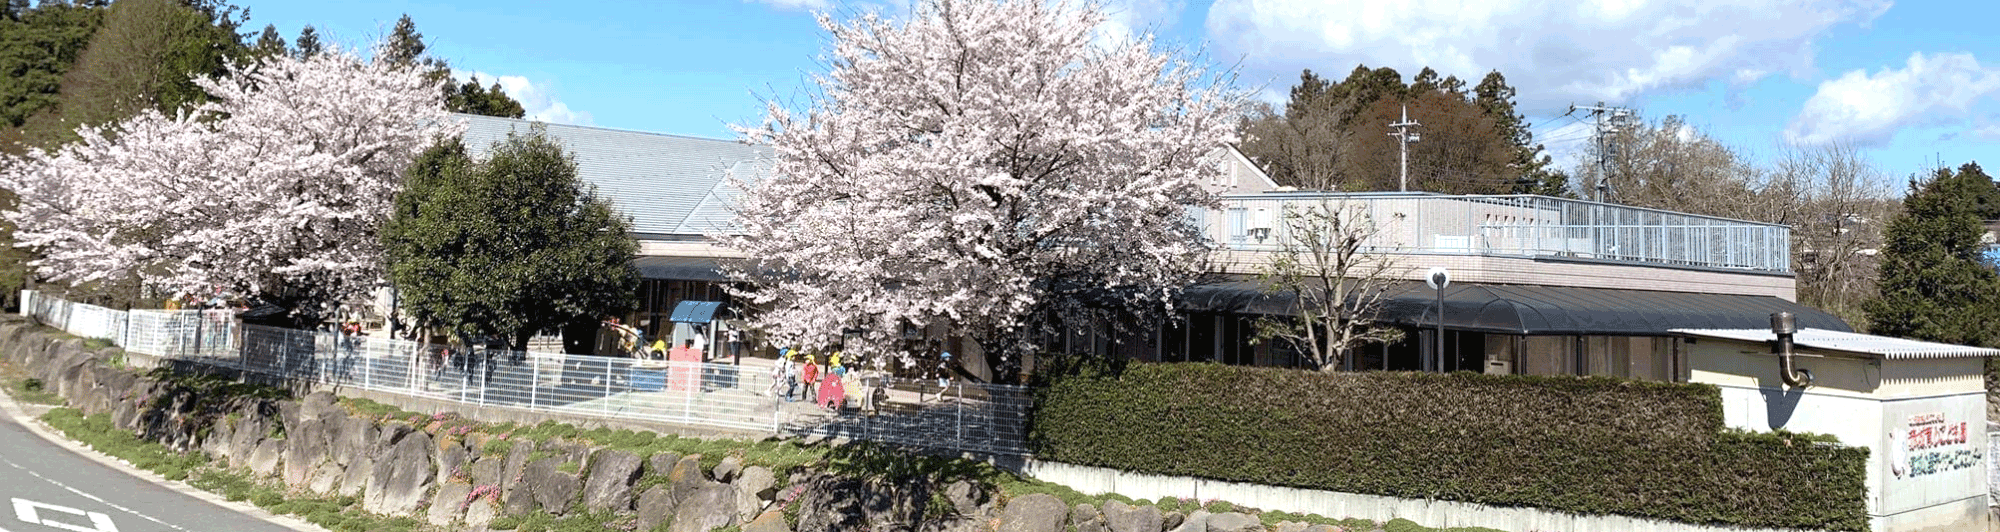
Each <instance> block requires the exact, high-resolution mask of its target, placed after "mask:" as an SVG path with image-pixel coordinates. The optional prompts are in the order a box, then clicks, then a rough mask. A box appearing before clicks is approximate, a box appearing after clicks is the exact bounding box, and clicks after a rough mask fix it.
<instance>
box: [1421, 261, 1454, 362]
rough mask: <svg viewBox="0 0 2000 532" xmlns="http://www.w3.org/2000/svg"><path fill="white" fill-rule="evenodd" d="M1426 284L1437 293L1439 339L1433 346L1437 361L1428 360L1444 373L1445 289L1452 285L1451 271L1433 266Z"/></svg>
mask: <svg viewBox="0 0 2000 532" xmlns="http://www.w3.org/2000/svg"><path fill="white" fill-rule="evenodd" d="M1424 284H1428V285H1431V290H1432V291H1433V292H1434V293H1436V294H1437V341H1436V342H1434V343H1435V344H1436V345H1435V346H1433V347H1432V349H1433V350H1434V351H1436V353H1437V356H1436V360H1435V361H1427V362H1432V364H1429V365H1430V366H1431V369H1435V370H1437V372H1438V373H1444V289H1445V287H1447V286H1451V272H1450V271H1447V270H1445V269H1444V268H1431V272H1430V275H1428V276H1425V277H1424Z"/></svg>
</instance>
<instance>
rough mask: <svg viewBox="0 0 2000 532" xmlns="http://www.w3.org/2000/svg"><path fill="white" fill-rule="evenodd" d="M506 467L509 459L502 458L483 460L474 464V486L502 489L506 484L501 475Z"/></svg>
mask: <svg viewBox="0 0 2000 532" xmlns="http://www.w3.org/2000/svg"><path fill="white" fill-rule="evenodd" d="M506 466H507V459H505V458H501V457H489V458H481V459H479V461H477V462H473V463H472V485H474V486H493V487H496V488H497V487H500V485H501V484H503V483H504V482H503V480H504V479H503V478H502V477H501V476H500V475H501V473H503V470H504V469H505V468H506Z"/></svg>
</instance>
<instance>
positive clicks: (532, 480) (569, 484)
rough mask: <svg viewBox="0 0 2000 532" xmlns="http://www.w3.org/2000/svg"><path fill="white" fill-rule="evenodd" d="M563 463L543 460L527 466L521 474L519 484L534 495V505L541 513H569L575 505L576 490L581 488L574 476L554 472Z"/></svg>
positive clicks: (547, 459)
mask: <svg viewBox="0 0 2000 532" xmlns="http://www.w3.org/2000/svg"><path fill="white" fill-rule="evenodd" d="M563 463H565V462H564V461H563V459H562V458H543V459H541V460H538V461H536V462H535V463H532V464H528V469H527V471H526V472H524V473H522V474H521V484H523V485H524V487H525V488H527V490H528V492H529V493H533V494H534V495H535V503H536V504H537V505H540V506H541V508H542V510H543V511H547V512H549V513H552V514H556V515H563V514H566V513H569V510H570V507H571V506H573V505H575V503H576V493H577V490H580V489H582V488H583V485H582V483H581V482H578V481H577V479H576V475H573V474H569V473H564V472H562V471H557V470H556V466H557V465H560V464H563Z"/></svg>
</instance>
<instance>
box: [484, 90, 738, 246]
mask: <svg viewBox="0 0 2000 532" xmlns="http://www.w3.org/2000/svg"><path fill="white" fill-rule="evenodd" d="M454 117H455V118H458V119H461V120H465V121H466V129H465V146H466V149H467V150H469V151H470V152H472V153H473V155H474V156H477V157H484V156H485V155H486V153H487V151H488V150H489V149H490V148H491V147H492V145H493V143H494V142H498V141H501V140H506V138H507V134H508V133H509V132H522V133H525V132H527V131H528V127H529V125H530V124H532V122H530V121H527V120H516V119H511V118H498V117H491V116H478V115H467V114H458V115H454ZM548 134H549V137H551V138H554V139H556V141H557V142H559V143H561V144H562V145H563V147H564V149H567V150H569V153H570V154H571V155H573V156H575V157H576V172H577V177H578V178H580V179H582V180H584V181H585V182H588V183H590V184H592V185H594V186H596V187H597V192H598V194H601V195H603V196H604V197H606V198H608V199H610V200H611V204H612V206H613V207H615V208H617V209H618V211H619V212H621V213H624V214H625V215H626V216H630V217H632V232H635V233H655V234H693V235H700V234H706V233H708V232H709V231H708V230H707V228H709V227H719V224H718V223H717V222H716V221H715V220H716V219H717V217H718V216H717V214H718V213H720V214H721V215H722V218H724V219H726V218H727V214H728V204H729V203H730V202H732V201H733V200H734V199H735V196H736V194H735V190H734V187H728V186H725V185H726V184H727V182H728V177H729V176H730V173H731V171H732V170H734V171H736V172H737V175H738V177H739V178H742V179H745V180H748V181H752V182H754V181H756V180H758V179H761V178H763V172H764V170H765V169H766V168H769V165H768V164H759V163H758V161H761V160H765V159H768V158H769V156H770V150H769V149H766V148H762V147H757V146H751V145H748V144H744V143H741V142H736V141H732V140H720V139H705V138H697V137H683V136H677V135H663V134H658V133H644V132H638V131H621V130H616V129H603V128H595V127H584V126H570V125H562V124H548Z"/></svg>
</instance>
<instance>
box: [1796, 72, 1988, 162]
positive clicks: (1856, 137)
mask: <svg viewBox="0 0 2000 532" xmlns="http://www.w3.org/2000/svg"><path fill="white" fill-rule="evenodd" d="M1996 96H2000V67H1993V68H1989V67H1986V66H1982V65H1980V64H1979V60H1978V59H1977V58H1974V57H1973V56H1972V54H1969V53H1959V54H1933V55H1928V56H1926V55H1924V54H1923V53H1921V52H1919V53H1914V54H1910V59H1909V61H1908V62H1907V63H1905V64H1904V67H1903V68H1901V69H1896V68H1884V69H1882V70H1879V71H1876V72H1875V73H1874V74H1869V73H1868V72H1866V71H1864V70H1854V71H1850V72H1848V73H1846V74H1843V75H1841V76H1840V77H1839V78H1837V79H1830V80H1827V81H1825V82H1821V83H1820V84H1819V92H1815V93H1813V95H1812V97H1811V98H1808V99H1806V103H1805V108H1804V109H1803V110H1801V111H1800V112H1799V116H1798V117H1797V118H1794V119H1792V123H1791V125H1790V126H1788V127H1786V128H1785V141H1786V142H1790V143H1793V144H1820V143H1825V142H1830V141H1847V142H1853V143H1855V144H1860V145H1881V144H1884V143H1887V142H1888V141H1889V139H1891V138H1892V137H1894V136H1895V135H1896V132H1897V131H1898V130H1901V129H1902V128H1904V127H1907V126H1921V125H1941V124H1964V123H1965V122H1966V120H1965V117H1966V116H1967V115H1969V114H1970V113H1969V112H1968V111H1970V110H1971V109H1972V107H1973V105H1974V104H1977V103H1979V102H1980V101H1981V100H1984V99H1988V98H1993V97H1996ZM1996 127H2000V126H1995V127H1987V128H1984V129H1981V130H1980V131H1977V132H1975V133H1977V134H1981V135H1985V134H1987V131H1989V130H1993V129H1995V128H1996Z"/></svg>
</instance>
